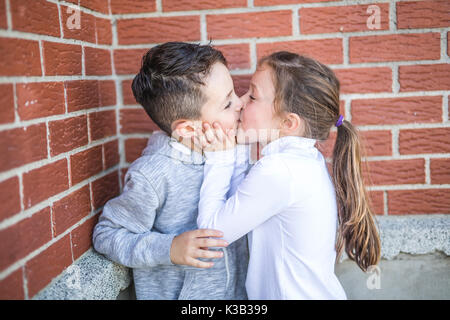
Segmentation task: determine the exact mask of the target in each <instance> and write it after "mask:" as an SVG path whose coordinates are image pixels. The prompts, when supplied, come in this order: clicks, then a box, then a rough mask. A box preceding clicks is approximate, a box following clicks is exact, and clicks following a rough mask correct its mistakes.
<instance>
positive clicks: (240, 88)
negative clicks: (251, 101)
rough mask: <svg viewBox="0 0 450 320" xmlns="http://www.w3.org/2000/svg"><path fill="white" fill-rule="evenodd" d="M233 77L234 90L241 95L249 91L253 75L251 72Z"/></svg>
mask: <svg viewBox="0 0 450 320" xmlns="http://www.w3.org/2000/svg"><path fill="white" fill-rule="evenodd" d="M231 78H232V79H233V83H234V91H235V92H236V94H237V95H238V96H239V97H240V96H243V95H244V94H245V93H246V92H247V91H248V87H249V86H250V80H251V79H252V75H251V74H245V75H232V76H231Z"/></svg>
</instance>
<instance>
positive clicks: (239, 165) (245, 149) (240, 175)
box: [227, 144, 251, 199]
mask: <svg viewBox="0 0 450 320" xmlns="http://www.w3.org/2000/svg"><path fill="white" fill-rule="evenodd" d="M250 151H251V145H248V144H238V145H236V148H235V162H234V170H233V175H232V176H231V182H230V188H229V190H228V192H227V199H228V198H229V197H231V196H232V195H233V194H234V193H235V192H236V189H237V187H238V185H239V184H240V183H241V182H242V180H244V178H245V176H246V175H247V172H248V169H249V166H250Z"/></svg>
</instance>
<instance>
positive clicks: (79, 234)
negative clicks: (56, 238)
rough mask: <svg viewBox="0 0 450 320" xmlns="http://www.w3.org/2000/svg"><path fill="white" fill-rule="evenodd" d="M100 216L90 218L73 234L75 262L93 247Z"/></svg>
mask: <svg viewBox="0 0 450 320" xmlns="http://www.w3.org/2000/svg"><path fill="white" fill-rule="evenodd" d="M98 217H99V214H97V215H95V216H93V217H92V218H89V219H88V220H86V221H85V222H83V224H82V225H80V226H78V227H76V228H75V229H74V230H73V231H72V232H71V234H72V251H73V258H74V260H76V259H78V258H79V257H81V255H82V254H83V253H85V252H86V251H87V250H88V249H89V248H90V247H91V246H92V234H93V231H94V227H95V225H96V224H97V222H98Z"/></svg>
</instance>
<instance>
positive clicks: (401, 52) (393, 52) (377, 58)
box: [349, 33, 441, 63]
mask: <svg viewBox="0 0 450 320" xmlns="http://www.w3.org/2000/svg"><path fill="white" fill-rule="evenodd" d="M440 43H441V35H440V34H439V33H416V34H414V33H412V34H395V35H380V36H366V37H351V38H350V40H349V57H350V63H359V62H381V61H399V60H439V59H440V57H441V44H440Z"/></svg>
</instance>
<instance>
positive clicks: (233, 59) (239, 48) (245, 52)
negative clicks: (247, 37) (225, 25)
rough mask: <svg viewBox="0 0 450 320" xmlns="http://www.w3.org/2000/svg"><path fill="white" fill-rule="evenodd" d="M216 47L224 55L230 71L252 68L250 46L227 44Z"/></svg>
mask: <svg viewBox="0 0 450 320" xmlns="http://www.w3.org/2000/svg"><path fill="white" fill-rule="evenodd" d="M214 47H215V49H217V50H219V51H221V52H222V53H223V55H224V56H225V59H227V63H228V68H229V69H230V70H235V69H249V68H250V67H251V62H250V47H249V45H248V44H246V43H245V44H244V43H239V44H226V45H221V46H214Z"/></svg>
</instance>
